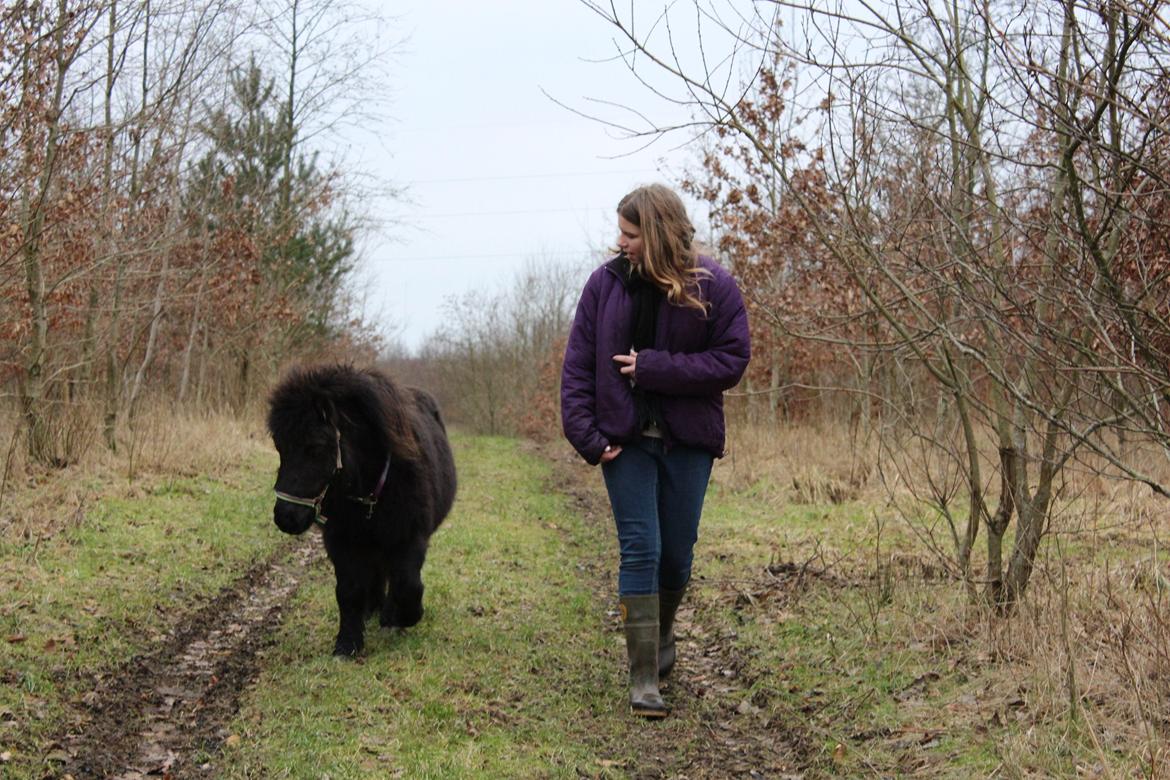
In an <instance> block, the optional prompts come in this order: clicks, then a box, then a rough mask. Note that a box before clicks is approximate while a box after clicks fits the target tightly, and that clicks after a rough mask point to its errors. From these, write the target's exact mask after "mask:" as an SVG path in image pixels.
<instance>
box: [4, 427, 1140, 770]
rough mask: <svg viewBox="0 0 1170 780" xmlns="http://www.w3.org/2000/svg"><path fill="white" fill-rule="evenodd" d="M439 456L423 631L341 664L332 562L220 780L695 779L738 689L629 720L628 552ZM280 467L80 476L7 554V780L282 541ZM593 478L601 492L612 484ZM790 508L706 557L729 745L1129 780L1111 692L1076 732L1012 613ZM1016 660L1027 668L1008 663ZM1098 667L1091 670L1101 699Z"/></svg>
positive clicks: (292, 619)
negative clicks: (886, 580)
mask: <svg viewBox="0 0 1170 780" xmlns="http://www.w3.org/2000/svg"><path fill="white" fill-rule="evenodd" d="M454 443H455V447H456V460H457V465H458V468H459V477H460V492H459V497H458V500H457V503H456V506H455V509H454V511H453V512H452V514H451V516H450V517H449V518H448V520H447V522H446V523H445V525H444V526H443V528H441V529H440V530H439V532H438V533H437V534H436V535H435V537H434V539H433V540H432V545H431V551H430V556H429V558H428V562H427V565H426V568H425V569H424V581H425V582H426V585H427V593H426V599H425V601H426V608H427V613H426V615H425V617H424V618H423V621H422V622H421V623H420V624H419V625H418V626H415V627H413V628H411V629H409V630H407V631H405V632H391V631H386V630H383V629H380V628H378V627H377V626H376V621H372V622H371V624H370V625H369V626H368V629H367V636H366V649H365V652H364V653H363V655H362V657H361V658H359V659H358V660H357V661H350V662H346V661H337V660H334V659H333V658H332V657H331V656H330V651H331V649H332V643H333V637H334V634H335V631H336V619H337V615H336V605H335V603H334V597H333V575H332V570H331V567H330V566H329V565H328V563H327V562H325V561H324V560H322V561H320V562H319V563H318V564H317V565H315V566H314V568H313V570H312V571H311V572H309V573H308V574H307V576H306V578H305V580H304V584H303V586H302V587H301V589H300V591H299V592H298V594H297V596H296V598H295V600H294V603H293V605H292V606H291V607H290V608H289V609H288V610H287V611H286V617H285V620H284V623H283V624H282V626H281V627H280V628H279V630H278V632H277V635H276V636H275V642H274V644H273V645H272V646H271V647H270V648H268V649H267V650H265V651H264V653H263V655H262V657H261V659H260V664H261V670H260V676H259V679H258V681H257V684H256V685H254V686H253V687H251V688H250V689H249V690H248V691H247V692H246V694H245V696H244V699H243V704H242V709H241V711H240V713H239V714H238V716H237V717H236V719H235V721H234V722H233V723H231V724H230V726H229V732H230V733H231V735H232V737H231V738H230V739H228V740H226V741H225V743H224V746H223V748H222V751H216V750H213V749H211V748H208V752H207V753H206V754H205V755H203V756H200V757H199V760H200V761H206V762H209V763H210V764H211V767H212V768H211V770H210V771H209V772H208V773H207V775H208V776H214V777H224V778H253V777H255V778H266V779H267V778H320V777H324V776H328V777H330V778H331V779H332V780H342V778H355V779H356V778H385V777H396V776H400V777H409V778H448V777H472V778H474V777H483V778H496V777H509V778H511V777H519V778H528V777H537V778H545V777H578V776H591V777H593V776H596V777H636V776H639V775H641V774H646V773H648V772H652V771H654V770H663V771H665V772H666V774H667V775H668V776H669V775H674V774H688V773H692V772H694V766H696V765H697V766H699V767H701V768H704V767H707V768H709V767H708V765H706V764H704V763H703V760H704V757H705V755H706V753H708V752H709V751H710V747H711V742H710V740H711V739H712V736H711V735H712V724H719V725H721V722H722V721H726V720H735V719H736V718H737V716H736V714H735V710H736V706H737V705H739V704H740V703H741V702H740V699H742V698H743V697H744V695H745V691H743V690H740V689H739V688H737V687H735V686H731V687H730V692H727V693H720V692H719V691H718V690H717V686H712V685H711V684H710V680H705V679H700V678H701V676H702V675H703V674H713V675H718V674H720V670H721V667H715V668H714V669H713V670H712V669H706V668H702V667H701V666H700V665H699V664H698V663H697V662H696V659H693V658H687V657H685V656H684V657H682V658H681V659H680V674H681V675H683V676H684V679H685V680H686V681H687V683H689V684H691V685H692V686H694V687H696V688H700V689H703V690H704V691H705V693H704V694H702V695H700V696H695V697H691V698H687V697H688V696H689V694H687V693H686V687H687V686H686V685H680V684H679V683H678V682H672V684H671V688H670V690H669V691H668V697H667V698H668V701H674V702H676V703H677V704H681V705H682V706H681V707H679V708H678V710H677V711H676V713H675V714H674V715H672V717H671V718H669V719H667V721H665V722H663V723H658V724H653V725H646V724H642V723H638V722H635V721H633V720H632V719H631V717H630V716H629V715H628V713H627V712H626V707H625V703H626V702H625V696H626V692H625V686H624V683H625V680H624V677H625V674H624V652H623V649H622V642H621V635H620V632H619V631H617V630H616V625H615V619H614V618H613V616H612V614H611V613H610V610H611V609H612V607H613V606H614V605H613V604H612V603H611V602H612V599H613V598H614V593H613V585H614V581H615V579H616V577H615V574H616V567H617V552H616V544H615V542H614V540H613V538H612V537H613V532H612V529H611V528H610V527H609V526H608V524H607V522H608V521H607V520H606V519H604V518H603V519H602V522H601V523H597V522H588V521H586V520H585V519H584V518H582V517H581V516H580V515H579V513H578V512H577V510H576V506H577V505H576V504H575V503H574V502H573V501H572V500H570V499H569V498H567V497H566V496H565V495H563V494H561V493H560V492H558V488H560V487H561V486H560V485H558V484H556V483H555V479H556V477H555V476H554V475H553V473H552V471H551V470H550V466H549V464H548V463H547V462H545V461H544V460H542V459H541V458H540V457H539V456H538V455H535V454H530V453H528V452H526V450H525V448H524V447H522V446H521V445H520V444H519V443H518V442H515V441H512V440H506V439H497V438H481V437H468V436H461V435H457V436H455V437H454ZM273 466H274V456H265V457H258V458H255V459H253V460H252V461H251V462H248V463H243V464H240V466H239V467H238V468H237V469H235V470H231V471H228V472H225V473H226V474H227V475H228V476H225V477H224V478H222V479H209V478H191V479H163V480H155V481H154V482H151V483H140V484H138V485H135V486H130V487H128V486H127V485H126V484H125V483H124V482H115V481H102V480H97V479H93V480H90V481H89V482H88V484H87V486H86V487H87V488H88V489H89V490H90V492H91V493H92V494H93V495H94V496H95V498H94V499H93V501H92V503H91V504H90V505H89V509H88V512H87V513H86V515H85V517H84V518H81V519H79V520H78V521H77V522H74V523H72V524H69V530H67V531H65V532H63V533H61V534H59V535H57V536H55V537H50V538H47V539H45V540H43V541H40V542H28V543H21V544H15V543H12V542H9V543H7V544H3V545H0V592H4V593H5V595H6V599H5V600H4V602H3V603H0V675H3V677H0V753H3V752H5V751H7V752H10V753H11V754H12V757H11V760H10V761H8V762H7V763H5V764H2V765H0V774H2V775H3V776H4V777H5V778H7V777H13V778H18V779H20V780H23V779H24V778H37V777H41V776H43V775H44V774H45V772H46V767H45V766H43V765H42V764H41V763H40V762H41V760H42V758H41V757H42V756H43V755H45V753H46V752H51V750H52V747H51V745H50V744H49V739H50V737H51V735H53V734H55V733H57V732H58V731H59V730H60V728H61V727H62V726H63V722H64V718H65V717H66V716H67V709H66V707H65V706H64V704H65V703H66V702H68V701H69V700H70V699H71V698H73V697H76V696H78V695H80V694H81V693H83V692H84V691H83V690H81V688H80V686H81V682H80V681H82V680H84V679H86V677H85V675H87V674H89V673H93V672H99V671H101V670H105V669H110V668H114V667H116V666H117V665H118V664H120V663H122V662H124V661H125V660H127V659H128V658H130V657H132V656H133V655H134V654H136V653H138V652H142V651H144V650H149V649H151V648H152V647H153V646H155V645H156V644H157V642H158V641H159V639H160V638H161V635H162V634H163V632H164V631H165V630H166V629H167V628H168V627H169V626H170V624H171V622H172V621H173V620H174V619H175V618H176V616H178V615H179V614H180V613H182V612H183V611H185V610H188V609H191V608H194V607H197V606H199V605H200V604H202V603H204V602H205V601H206V599H208V598H209V597H210V596H212V595H214V594H215V593H216V592H217V591H218V590H219V589H220V588H222V587H223V586H224V585H226V584H228V583H229V582H231V581H233V580H234V579H235V578H236V577H238V576H239V574H240V573H241V572H242V571H244V570H245V569H246V568H247V567H248V566H249V565H250V564H251V563H253V562H254V561H257V560H259V559H262V558H264V557H266V556H268V555H270V554H271V553H272V552H273V551H274V550H275V549H276V548H277V547H278V546H279V545H281V544H284V543H285V538H284V537H283V535H280V534H278V533H276V532H275V531H274V529H273V528H272V524H271V519H270V511H271V498H270V492H269V491H270V475H271V471H272V468H273ZM588 476H589V477H591V478H593V479H592V483H591V484H593V485H594V487H595V488H596V489H597V490H598V491H601V481H600V478H599V477H598V476H596V475H594V474H589V475H588ZM782 496H783V491H782V490H780V489H778V488H776V487H775V486H769V485H767V484H763V483H758V484H755V485H753V486H751V487H750V488H748V489H745V490H742V491H735V490H732V489H730V488H729V487H727V486H726V485H723V484H721V483H720V482H719V481H718V479H717V480H716V483H715V484H714V486H713V487H712V489H711V491H710V492H709V494H708V499H707V505H706V509H705V513H704V519H703V525H702V528H701V530H700V541H699V545H698V547H697V549H696V562H695V581H694V586H693V588H692V593H691V595H690V596H689V597H688V599H689V601H688V604H691V605H694V608H695V622H694V623H693V624H692V625H693V629H694V631H695V632H696V634H699V633H701V634H702V636H703V641H704V642H706V643H707V646H710V645H711V644H712V643H715V644H718V645H720V646H722V647H723V648H725V649H726V651H727V653H728V657H732V658H734V659H736V663H737V664H741V666H737V667H736V668H737V672H736V674H737V678H736V686H738V685H740V684H742V685H745V686H746V689H747V690H746V695H747V697H748V699H749V701H750V702H751V703H752V705H753V707H755V708H758V712H756V713H752V714H748V715H743V716H742V717H739V718H738V720H737V722H736V726H737V727H738V728H741V729H746V730H750V729H753V728H755V727H756V724H765V723H768V724H770V725H769V726H768V727H767V728H769V729H771V730H772V731H774V732H776V733H777V734H783V735H787V734H799V735H800V736H801V737H802V742H803V745H804V750H805V752H804V753H803V754H802V756H801V760H802V761H803V762H804V766H803V768H804V769H805V770H806V771H807V773H808V776H810V777H835V776H875V775H877V776H900V775H910V774H914V773H918V774H921V775H924V776H930V777H952V778H966V777H990V776H993V775H994V776H997V777H999V776H1003V777H1026V776H1075V775H1076V774H1077V772H1078V771H1079V770H1078V768H1085V767H1088V768H1092V767H1096V766H1101V767H1102V768H1103V769H1102V771H1103V772H1104V773H1105V774H1109V773H1112V774H1115V775H1130V774H1133V773H1134V772H1135V767H1138V766H1139V765H1140V761H1141V759H1140V754H1141V752H1142V749H1143V746H1142V745H1141V744H1137V742H1136V741H1135V740H1134V739H1133V738H1132V736H1131V737H1129V740H1130V741H1129V742H1128V743H1126V742H1125V739H1126V738H1127V737H1125V736H1124V735H1126V734H1127V733H1128V734H1132V731H1130V732H1126V731H1125V730H1124V728H1122V727H1118V728H1114V726H1113V724H1111V723H1109V722H1108V718H1109V717H1110V716H1109V713H1108V712H1107V707H1106V704H1108V705H1109V706H1111V707H1113V711H1117V710H1118V709H1120V707H1119V706H1118V702H1121V703H1122V704H1124V702H1125V699H1124V696H1125V691H1124V690H1121V691H1116V690H1106V691H1105V692H1104V693H1103V692H1102V691H1101V690H1100V689H1095V690H1094V691H1093V698H1092V699H1088V698H1086V700H1085V701H1084V708H1085V711H1084V715H1083V716H1082V718H1081V719H1079V720H1073V719H1071V718H1069V717H1068V714H1067V711H1066V709H1064V708H1062V703H1061V692H1060V690H1059V677H1060V675H1059V670H1058V671H1057V672H1056V673H1053V672H1052V669H1051V667H1052V665H1053V664H1054V663H1058V662H1059V661H1060V659H1059V657H1058V656H1055V655H1052V651H1051V650H1050V649H1049V650H1044V651H1042V650H1039V649H1036V650H1035V651H1034V652H1033V651H1032V650H1030V649H1028V648H1024V649H1023V650H1021V649H1020V647H1019V643H1018V642H1017V643H1015V644H1013V643H1012V642H1010V641H1007V642H1004V641H1003V639H1002V637H1003V636H1005V635H1006V636H1008V637H1010V636H1011V635H1012V634H1013V632H1019V631H1025V630H1033V631H1035V632H1037V635H1038V636H1039V635H1042V632H1043V631H1049V632H1050V631H1051V626H1050V625H1049V626H1047V627H1041V628H1036V627H1033V626H1029V625H1028V622H1029V621H1030V620H1031V619H1032V618H1031V615H1032V612H1030V611H1028V610H1024V611H1022V612H1021V613H1020V614H1018V615H1017V616H1015V617H1012V618H1009V619H1006V620H1003V619H1000V620H998V621H995V622H994V624H995V626H996V627H997V628H996V631H998V632H999V634H1000V639H999V640H996V638H995V637H994V636H993V634H995V633H996V631H992V630H990V628H989V626H990V625H991V624H992V621H989V619H988V617H987V616H986V615H982V614H981V613H980V612H979V611H978V610H976V609H973V608H971V607H970V606H969V605H968V604H966V601H965V597H964V594H963V592H962V589H961V587H960V586H959V585H957V584H956V583H953V582H949V581H946V580H928V581H923V580H921V579H916V578H915V577H908V576H907V573H906V570H904V569H895V570H894V571H895V576H894V578H893V580H892V585H890V586H889V587H887V588H884V589H883V587H882V581H881V579H880V578H874V577H873V576H872V574H873V573H874V570H875V568H876V567H877V566H878V564H879V562H882V563H883V564H888V562H889V557H888V556H890V555H895V556H903V557H905V558H908V559H909V560H910V563H911V564H913V562H914V561H916V560H919V559H922V560H927V561H928V560H929V559H930V554H929V553H927V552H926V551H924V549H923V548H922V547H921V545H920V544H919V543H918V542H917V541H915V537H914V536H913V534H912V533H911V532H910V531H909V529H908V528H907V527H906V526H905V525H904V524H902V523H901V522H900V521H898V520H897V519H896V517H895V516H894V514H893V510H892V509H890V508H889V507H888V506H886V505H885V504H884V502H882V501H880V500H878V499H875V498H869V499H867V500H860V501H855V502H850V503H845V504H841V505H836V506H831V505H809V504H801V505H796V504H789V503H786V502H784V501H783V500H782ZM876 518H882V520H883V525H882V526H881V540H882V544H881V549H880V554H879V551H878V549H877V544H876V542H877V534H878V532H879V524H878V522H876ZM1086 544H1087V543H1086ZM1141 552H1143V551H1142V550H1140V549H1139V550H1138V551H1137V552H1136V553H1134V555H1139V554H1140V553H1141ZM1048 554H1049V553H1048V552H1047V551H1046V552H1045V553H1043V555H1048ZM1081 557H1082V558H1092V556H1091V555H1089V554H1087V553H1086V554H1083V555H1082V556H1081ZM160 562H165V565H164V564H163V563H160ZM805 562H808V565H809V568H810V569H811V570H814V571H819V570H821V569H827V572H826V574H825V576H812V577H810V579H809V580H808V582H807V587H806V588H804V589H802V590H795V589H794V588H793V586H792V581H791V579H790V578H789V579H785V578H784V577H779V576H776V575H772V574H769V572H768V571H767V567H768V565H769V564H773V563H796V564H797V565H799V564H802V563H805ZM1081 562H1083V561H1078V563H1081ZM1089 562H1090V563H1092V562H1093V561H1092V560H1090V561H1089ZM1075 574H1076V573H1075V572H1071V573H1070V578H1075ZM1041 586H1042V582H1041V579H1040V578H1039V577H1038V575H1037V578H1036V579H1035V580H1034V587H1035V588H1037V589H1039V588H1041ZM1089 595H1091V594H1085V595H1082V598H1084V599H1086V600H1087V599H1088V598H1089ZM1039 598H1040V597H1037V599H1038V600H1039ZM1044 598H1045V599H1048V600H1049V601H1046V602H1043V603H1046V604H1047V603H1050V602H1051V594H1046V595H1045V596H1044ZM1035 609H1037V610H1039V609H1041V607H1040V606H1039V605H1037V606H1035ZM1049 617H1051V616H1049ZM1086 625H1088V624H1086ZM1084 636H1086V637H1088V636H1090V635H1089V634H1088V633H1086V634H1084ZM1004 647H1007V649H1008V650H1011V651H1013V652H1015V653H1016V655H1015V656H1013V657H1012V658H1008V659H1005V658H1002V657H999V656H996V655H995V653H996V651H998V650H1000V649H1003V648H1004ZM693 648H694V643H684V644H683V645H681V650H680V652H682V653H684V654H685V653H688V652H691V651H693ZM1092 652H1095V651H1092V650H1088V649H1087V650H1085V655H1086V657H1088V656H1090V655H1092ZM1046 653H1047V655H1046ZM720 663H721V662H720ZM1046 665H1047V666H1046ZM1105 671H1107V670H1106V669H1105V667H1104V666H1102V667H1100V668H1096V669H1094V670H1093V674H1094V675H1096V677H1095V678H1093V680H1098V681H1099V680H1100V679H1101V677H1102V676H1103V675H1104V673H1105ZM1053 680H1056V681H1057V682H1056V684H1055V685H1054V684H1053ZM1093 680H1089V681H1087V682H1086V685H1088V684H1089V683H1090V682H1093ZM716 682H719V681H718V680H717V681H716ZM1046 685H1047V686H1049V688H1048V689H1045V687H1044V686H1046ZM1098 702H1101V704H1098ZM1122 725H1123V726H1124V724H1122ZM760 728H764V727H763V726H762V725H761V726H760ZM1094 729H1095V730H1094ZM1105 733H1109V734H1112V736H1108V737H1105V736H1103V734H1105ZM769 734H770V732H769ZM1099 744H1105V747H1106V749H1105V750H1104V751H1103V750H1102V749H1101V748H1099V747H1098V745H1099ZM650 754H653V755H652V756H650ZM648 756H649V757H648ZM648 761H649V762H651V763H649V764H648V763H647V762H648ZM654 762H656V763H654ZM648 766H649V767H650V769H648V768H647V767H648ZM697 774H702V772H697Z"/></svg>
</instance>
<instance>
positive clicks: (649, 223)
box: [617, 184, 710, 314]
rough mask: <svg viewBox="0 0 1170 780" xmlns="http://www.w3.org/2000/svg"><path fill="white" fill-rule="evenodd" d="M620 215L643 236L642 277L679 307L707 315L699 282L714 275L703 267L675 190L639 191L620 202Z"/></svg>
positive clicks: (652, 187)
mask: <svg viewBox="0 0 1170 780" xmlns="http://www.w3.org/2000/svg"><path fill="white" fill-rule="evenodd" d="M617 213H618V214H619V215H621V217H622V218H623V219H625V220H626V221H627V222H629V223H630V224H632V225H634V226H635V227H637V228H638V229H639V230H640V231H641V233H642V259H641V262H640V263H639V266H638V267H639V269H640V272H641V274H642V276H643V277H644V278H646V279H648V280H650V281H652V282H653V283H654V284H656V285H658V286H659V287H660V288H661V289H662V290H663V291H664V292H665V293H666V298H667V300H669V301H670V302H671V303H673V304H675V305H677V306H692V307H694V308H696V309H698V310H699V311H701V312H703V313H704V314H706V313H707V307H708V304H707V303H705V302H704V301H703V300H702V298H700V297H699V279H700V278H702V277H704V276H710V272H709V271H707V270H706V269H705V268H702V267H701V266H700V265H699V256H698V253H697V252H696V251H695V249H694V238H695V228H694V226H693V225H692V224H691V220H690V218H689V217H687V210H686V207H684V206H683V202H682V199H681V198H679V196H678V195H676V194H675V192H674V190H672V189H670V188H669V187H666V186H664V185H661V184H648V185H646V186H644V187H639V188H638V189H636V190H634V191H633V192H631V193H629V194H628V195H626V196H625V197H624V198H622V199H621V201H619V202H618V207H617Z"/></svg>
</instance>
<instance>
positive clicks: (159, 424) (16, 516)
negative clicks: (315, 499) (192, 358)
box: [0, 403, 271, 540]
mask: <svg viewBox="0 0 1170 780" xmlns="http://www.w3.org/2000/svg"><path fill="white" fill-rule="evenodd" d="M71 424H72V425H75V426H76V427H77V429H78V430H79V431H90V432H91V439H90V442H89V444H88V445H86V446H85V447H84V448H83V449H81V450H79V457H78V458H77V460H76V462H75V463H73V464H72V465H69V466H67V467H65V468H61V469H53V468H47V467H43V466H38V465H36V464H33V463H31V462H30V461H29V459H28V458H27V456H26V453H25V450H24V440H23V435H22V433H21V430H20V427H19V419H18V417H17V415H16V413H15V412H14V411H13V410H7V412H6V413H4V414H2V415H0V446H2V447H3V450H2V451H0V474H2V475H3V479H2V480H0V482H2V485H3V487H2V489H0V539H10V540H29V539H40V538H45V537H47V536H52V535H53V534H56V533H59V532H60V531H62V530H64V529H66V528H68V527H69V526H70V525H72V524H75V523H77V522H80V520H81V519H82V518H84V515H85V511H86V507H87V506H88V504H89V503H90V501H91V500H92V495H93V494H94V493H95V491H96V489H97V486H98V485H101V486H104V489H105V490H106V491H107V492H108V491H110V490H113V491H115V492H116V493H119V494H123V495H127V496H134V495H136V494H138V493H139V492H140V491H141V490H142V489H143V485H144V484H149V483H150V482H151V481H152V480H155V479H159V478H166V477H173V476H196V475H200V474H207V475H212V476H223V475H224V474H226V473H228V472H230V471H231V470H232V469H238V468H239V467H240V465H241V464H245V463H248V462H250V461H255V460H258V459H259V458H262V457H263V456H264V454H265V453H267V452H269V451H270V450H271V444H270V442H269V440H268V435H267V433H266V432H265V431H264V427H263V422H262V420H261V419H260V416H259V414H258V413H257V414H251V415H249V416H248V417H246V418H244V419H241V418H238V417H236V416H235V415H234V414H232V413H230V412H203V413H194V412H175V411H172V410H170V409H169V408H167V405H165V404H161V403H159V404H155V405H153V406H149V407H146V408H144V409H143V411H142V412H141V413H140V414H139V415H138V417H137V418H136V420H135V421H134V422H133V424H129V425H124V426H123V427H122V429H121V430H120V431H119V435H118V449H117V451H116V452H111V451H110V450H108V449H107V448H106V447H105V446H104V445H103V444H102V442H101V440H100V436H98V435H97V432H98V431H99V430H100V427H99V424H100V420H99V418H98V416H97V412H96V410H90V411H89V416H87V417H83V416H81V415H78V416H77V417H76V419H75V420H73V421H72V423H71Z"/></svg>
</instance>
